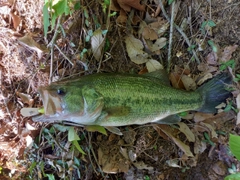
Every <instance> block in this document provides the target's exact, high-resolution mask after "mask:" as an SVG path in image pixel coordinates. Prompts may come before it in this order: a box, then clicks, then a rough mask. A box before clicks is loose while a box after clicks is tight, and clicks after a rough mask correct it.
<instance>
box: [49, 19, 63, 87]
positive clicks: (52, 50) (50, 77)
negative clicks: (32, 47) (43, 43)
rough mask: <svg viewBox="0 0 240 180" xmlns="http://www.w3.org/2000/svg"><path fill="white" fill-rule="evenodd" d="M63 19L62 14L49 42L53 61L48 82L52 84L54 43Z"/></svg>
mask: <svg viewBox="0 0 240 180" xmlns="http://www.w3.org/2000/svg"><path fill="white" fill-rule="evenodd" d="M61 19H62V15H60V16H59V18H58V21H57V25H56V28H55V33H54V35H53V38H52V40H51V42H50V43H49V44H48V46H50V47H51V62H50V75H49V81H48V83H49V84H50V83H51V82H52V72H53V59H54V58H53V56H54V49H53V48H54V45H53V44H54V43H55V41H56V38H57V35H58V28H59V26H60V22H61Z"/></svg>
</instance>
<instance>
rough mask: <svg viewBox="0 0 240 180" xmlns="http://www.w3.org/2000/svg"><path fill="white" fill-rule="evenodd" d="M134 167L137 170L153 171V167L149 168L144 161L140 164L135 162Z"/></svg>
mask: <svg viewBox="0 0 240 180" xmlns="http://www.w3.org/2000/svg"><path fill="white" fill-rule="evenodd" d="M133 165H134V166H135V167H136V168H137V169H140V170H141V169H147V170H150V171H151V170H153V167H151V166H148V165H147V164H145V163H144V162H143V161H138V162H133Z"/></svg>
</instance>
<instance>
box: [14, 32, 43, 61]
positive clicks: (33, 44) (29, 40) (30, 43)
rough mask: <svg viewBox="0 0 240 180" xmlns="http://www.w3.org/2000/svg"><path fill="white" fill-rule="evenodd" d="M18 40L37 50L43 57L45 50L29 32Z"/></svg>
mask: <svg viewBox="0 0 240 180" xmlns="http://www.w3.org/2000/svg"><path fill="white" fill-rule="evenodd" d="M18 42H19V43H20V44H22V45H24V46H27V47H28V48H29V49H31V50H33V51H36V52H37V54H38V58H39V59H41V58H42V54H43V52H44V51H45V50H44V49H42V48H41V46H40V44H38V43H37V42H36V41H35V40H34V39H33V38H32V37H31V36H30V35H29V34H26V35H25V36H23V37H21V38H18Z"/></svg>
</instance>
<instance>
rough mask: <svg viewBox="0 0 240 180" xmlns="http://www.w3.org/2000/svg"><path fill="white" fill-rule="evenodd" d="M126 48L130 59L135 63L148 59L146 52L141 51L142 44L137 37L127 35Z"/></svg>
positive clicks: (141, 62)
mask: <svg viewBox="0 0 240 180" xmlns="http://www.w3.org/2000/svg"><path fill="white" fill-rule="evenodd" d="M125 43H126V49H127V53H128V56H129V57H130V59H131V61H133V62H134V63H136V64H143V63H145V62H147V61H148V59H147V58H148V54H147V53H146V52H144V51H143V44H142V42H141V41H140V40H139V39H136V38H135V37H133V35H128V36H126V38H125Z"/></svg>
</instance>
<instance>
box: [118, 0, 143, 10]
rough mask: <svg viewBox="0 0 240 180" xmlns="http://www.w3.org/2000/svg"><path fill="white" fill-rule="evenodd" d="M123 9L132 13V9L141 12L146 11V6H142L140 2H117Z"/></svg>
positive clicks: (127, 0) (131, 0)
mask: <svg viewBox="0 0 240 180" xmlns="http://www.w3.org/2000/svg"><path fill="white" fill-rule="evenodd" d="M117 2H118V4H119V5H120V7H121V8H122V9H124V10H125V11H127V12H130V11H131V8H135V9H137V10H139V11H145V5H142V4H140V0H117Z"/></svg>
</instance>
